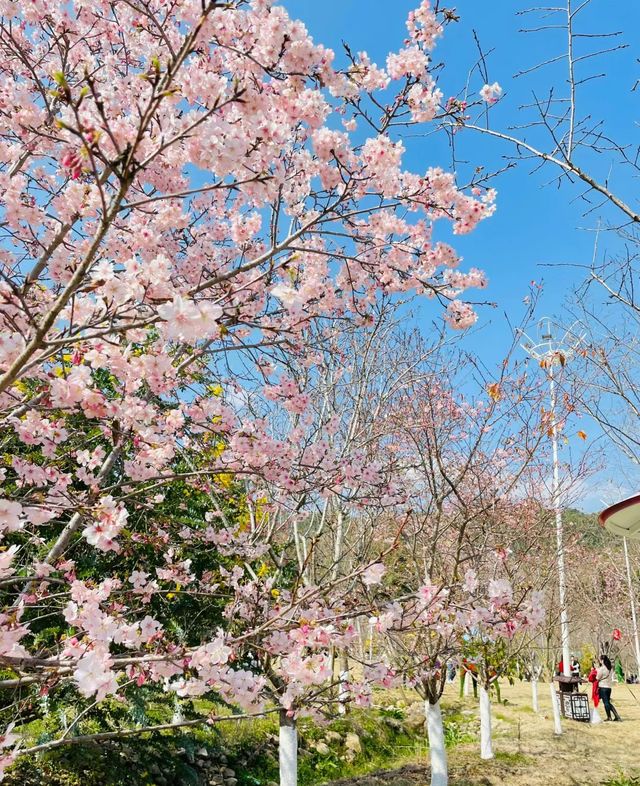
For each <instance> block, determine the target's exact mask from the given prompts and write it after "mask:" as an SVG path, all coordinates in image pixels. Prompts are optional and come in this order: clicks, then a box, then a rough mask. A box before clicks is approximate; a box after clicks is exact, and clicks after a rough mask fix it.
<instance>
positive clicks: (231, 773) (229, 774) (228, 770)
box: [222, 767, 236, 780]
mask: <svg viewBox="0 0 640 786" xmlns="http://www.w3.org/2000/svg"><path fill="white" fill-rule="evenodd" d="M222 774H223V775H224V779H225V780H226V779H227V778H235V777H236V771H235V770H232V769H231V767H225V768H224V770H222Z"/></svg>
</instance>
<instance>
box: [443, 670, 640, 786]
mask: <svg viewBox="0 0 640 786" xmlns="http://www.w3.org/2000/svg"><path fill="white" fill-rule="evenodd" d="M455 687H456V686H448V696H447V698H448V700H449V701H454V702H457V701H458V697H457V693H456V691H455ZM588 688H589V692H590V688H591V686H590V685H589V686H588ZM502 699H503V701H504V700H505V699H506V701H507V703H506V704H505V705H500V706H498V705H495V706H494V707H493V717H494V726H493V728H494V751H495V753H496V759H495V760H493V761H489V762H480V761H478V758H477V756H478V754H477V750H476V746H475V745H466V744H465V745H459V746H457V747H456V748H454V749H452V750H451V755H450V760H451V770H452V775H453V778H452V780H453V783H455V785H456V786H472V784H473V786H476V784H478V786H479V785H480V784H482V785H483V786H485V785H486V786H489V785H490V784H491V786H494V784H495V785H496V786H497V784H500V785H501V786H512V784H513V786H515V785H516V784H518V786H547V784H556V785H557V786H565V784H566V786H569V784H571V785H572V786H573V785H574V784H580V786H588V785H589V786H590V785H591V784H601V783H602V782H603V781H605V782H606V781H607V780H610V779H613V778H615V777H616V776H619V775H621V774H624V775H625V776H627V777H629V778H635V777H636V776H640V686H638V685H632V686H627V685H617V686H614V689H613V696H612V700H613V703H614V705H615V707H616V708H617V710H618V712H619V713H620V715H621V717H622V719H623V722H622V723H600V724H597V725H592V724H589V723H579V722H577V721H569V720H563V734H562V736H560V737H556V736H555V735H554V733H553V716H552V710H551V696H550V693H549V685H548V684H541V685H539V686H538V701H539V707H540V712H539V713H538V714H535V713H533V711H532V709H531V686H530V685H529V684H528V683H518V684H516V685H514V686H510V685H505V686H504V687H503V688H502ZM464 704H465V707H464V709H465V710H475V706H474V702H473V700H472V699H467V700H465V701H464ZM600 709H601V716H602V717H603V718H604V717H605V715H604V710H603V708H602V705H601V706H600Z"/></svg>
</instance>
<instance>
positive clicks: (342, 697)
mask: <svg viewBox="0 0 640 786" xmlns="http://www.w3.org/2000/svg"><path fill="white" fill-rule="evenodd" d="M349 679H350V675H349V655H348V653H347V651H346V650H343V652H341V653H340V677H339V688H338V712H339V713H340V715H346V712H347V706H348V704H349Z"/></svg>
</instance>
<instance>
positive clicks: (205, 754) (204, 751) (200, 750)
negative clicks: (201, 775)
mask: <svg viewBox="0 0 640 786" xmlns="http://www.w3.org/2000/svg"><path fill="white" fill-rule="evenodd" d="M196 756H198V757H199V758H201V759H208V758H209V751H208V750H207V749H206V748H198V750H197V751H196Z"/></svg>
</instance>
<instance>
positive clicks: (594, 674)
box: [587, 661, 600, 707]
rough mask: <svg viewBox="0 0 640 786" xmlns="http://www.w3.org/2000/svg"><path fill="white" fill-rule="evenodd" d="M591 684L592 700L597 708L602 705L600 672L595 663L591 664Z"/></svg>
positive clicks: (589, 677)
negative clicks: (599, 683) (599, 681)
mask: <svg viewBox="0 0 640 786" xmlns="http://www.w3.org/2000/svg"><path fill="white" fill-rule="evenodd" d="M587 679H588V680H589V682H590V683H591V700H592V701H593V706H594V707H597V706H598V704H600V693H599V692H598V670H597V669H596V664H595V661H592V662H591V671H590V672H589V675H588V677H587Z"/></svg>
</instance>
